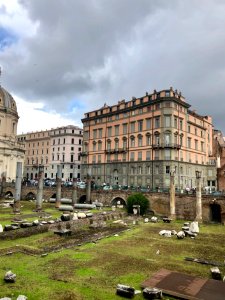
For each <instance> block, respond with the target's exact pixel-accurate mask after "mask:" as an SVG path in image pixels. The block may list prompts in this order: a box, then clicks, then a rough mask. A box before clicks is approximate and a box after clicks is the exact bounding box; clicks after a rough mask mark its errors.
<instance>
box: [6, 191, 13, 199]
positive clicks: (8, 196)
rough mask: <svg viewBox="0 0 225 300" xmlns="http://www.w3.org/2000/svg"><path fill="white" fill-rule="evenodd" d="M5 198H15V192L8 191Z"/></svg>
mask: <svg viewBox="0 0 225 300" xmlns="http://www.w3.org/2000/svg"><path fill="white" fill-rule="evenodd" d="M5 198H6V199H10V198H13V193H12V192H11V191H7V192H6V193H5Z"/></svg>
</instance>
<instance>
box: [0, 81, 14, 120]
mask: <svg viewBox="0 0 225 300" xmlns="http://www.w3.org/2000/svg"><path fill="white" fill-rule="evenodd" d="M1 109H6V110H7V111H11V112H14V113H16V114H17V107H16V101H15V100H14V99H13V97H12V95H10V93H9V92H7V91H6V90H5V89H4V88H3V87H2V86H0V110H1Z"/></svg>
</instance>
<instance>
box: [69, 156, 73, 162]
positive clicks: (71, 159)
mask: <svg viewBox="0 0 225 300" xmlns="http://www.w3.org/2000/svg"><path fill="white" fill-rule="evenodd" d="M70 162H73V154H71V155H70Z"/></svg>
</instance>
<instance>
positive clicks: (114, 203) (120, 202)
mask: <svg viewBox="0 0 225 300" xmlns="http://www.w3.org/2000/svg"><path fill="white" fill-rule="evenodd" d="M111 205H112V206H119V205H121V206H122V205H123V207H125V206H126V201H125V200H124V199H122V198H120V197H116V198H114V199H113V200H112V202H111Z"/></svg>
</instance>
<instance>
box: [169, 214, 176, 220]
mask: <svg viewBox="0 0 225 300" xmlns="http://www.w3.org/2000/svg"><path fill="white" fill-rule="evenodd" d="M169 218H170V219H172V220H176V219H177V215H176V214H171V215H169Z"/></svg>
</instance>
